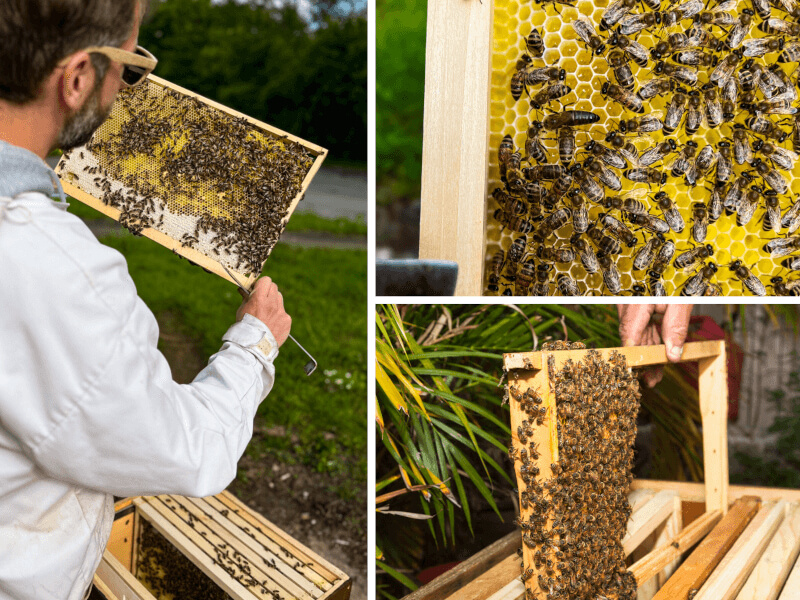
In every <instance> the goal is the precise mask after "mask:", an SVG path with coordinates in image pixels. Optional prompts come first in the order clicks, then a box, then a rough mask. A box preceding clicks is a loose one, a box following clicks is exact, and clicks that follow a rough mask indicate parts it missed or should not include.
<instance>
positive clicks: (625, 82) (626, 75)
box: [603, 48, 644, 112]
mask: <svg viewBox="0 0 800 600" xmlns="http://www.w3.org/2000/svg"><path fill="white" fill-rule="evenodd" d="M606 60H607V61H608V65H609V66H610V67H611V69H612V71H613V72H614V77H615V79H616V80H617V83H618V84H619V87H620V88H622V89H623V90H624V91H627V92H629V93H631V95H633V90H634V87H635V85H636V81H635V79H634V78H633V71H631V67H630V65H629V64H628V59H627V58H626V56H625V53H624V52H623V51H622V50H621V49H619V48H614V49H613V50H612V51H611V52H609V53H608V57H607V58H606ZM603 87H604V88H605V87H607V86H603ZM624 91H623V92H620V94H624V93H625V92H624ZM603 93H604V94H606V93H608V94H609V95H611V96H612V97H613V96H614V95H616V94H615V92H614V91H611V90H609V91H608V92H606V91H604V92H603ZM636 98H637V99H639V98H638V97H636ZM628 104H630V101H628ZM623 106H627V105H626V104H625V103H623ZM639 106H641V104H640V105H639ZM631 110H634V111H635V112H643V110H644V109H642V110H637V109H635V108H633V109H631Z"/></svg>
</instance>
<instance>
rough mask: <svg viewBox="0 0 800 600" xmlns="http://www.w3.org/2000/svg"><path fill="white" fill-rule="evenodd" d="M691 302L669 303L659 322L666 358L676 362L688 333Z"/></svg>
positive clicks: (692, 306) (681, 352)
mask: <svg viewBox="0 0 800 600" xmlns="http://www.w3.org/2000/svg"><path fill="white" fill-rule="evenodd" d="M693 308H694V305H692V304H670V305H669V306H667V308H666V310H665V311H664V321H663V322H662V324H661V337H662V338H663V340H664V345H665V346H666V347H667V358H669V359H670V360H671V361H673V362H676V361H678V360H680V358H681V355H682V354H683V343H684V342H685V341H686V335H687V334H688V333H689V318H690V317H691V316H692V309H693Z"/></svg>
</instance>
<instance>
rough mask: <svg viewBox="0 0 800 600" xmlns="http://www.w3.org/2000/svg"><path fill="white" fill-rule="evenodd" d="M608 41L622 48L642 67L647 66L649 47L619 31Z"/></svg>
mask: <svg viewBox="0 0 800 600" xmlns="http://www.w3.org/2000/svg"><path fill="white" fill-rule="evenodd" d="M608 43H609V44H611V45H612V46H617V47H618V48H621V49H622V50H623V51H624V52H625V54H627V55H628V56H629V57H630V58H631V59H632V60H633V61H634V62H636V64H637V65H639V66H640V67H642V68H645V67H647V62H648V58H647V49H646V48H645V47H644V46H642V45H641V44H640V43H639V42H637V41H634V40H632V39H631V38H629V37H628V36H626V35H622V34H621V33H619V32H616V33H614V35H613V36H611V39H609V40H608Z"/></svg>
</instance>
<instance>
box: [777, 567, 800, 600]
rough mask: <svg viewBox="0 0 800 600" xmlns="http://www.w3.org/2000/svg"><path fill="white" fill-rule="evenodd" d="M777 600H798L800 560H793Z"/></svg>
mask: <svg viewBox="0 0 800 600" xmlns="http://www.w3.org/2000/svg"><path fill="white" fill-rule="evenodd" d="M778 600H800V560H797V561H795V563H794V567H792V572H791V573H789V578H788V579H787V580H786V584H785V585H784V586H783V591H782V592H781V595H780V596H778Z"/></svg>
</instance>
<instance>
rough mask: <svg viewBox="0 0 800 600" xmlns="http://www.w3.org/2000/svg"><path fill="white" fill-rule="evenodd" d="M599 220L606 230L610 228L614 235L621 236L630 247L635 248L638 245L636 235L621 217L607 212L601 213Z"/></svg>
mask: <svg viewBox="0 0 800 600" xmlns="http://www.w3.org/2000/svg"><path fill="white" fill-rule="evenodd" d="M598 222H599V223H600V225H602V226H603V229H604V230H605V229H608V230H609V231H610V232H611V234H612V235H613V236H615V237H617V238H619V239H620V240H621V241H622V242H624V243H625V244H626V245H627V246H628V247H630V248H633V247H634V246H636V243H637V241H638V240H637V239H636V236H635V235H634V234H633V232H631V230H630V229H628V228H627V227H626V226H625V224H624V223H623V222H622V221H620V220H619V219H617V218H615V217H612V216H611V215H609V214H607V213H600V215H599V217H598Z"/></svg>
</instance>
